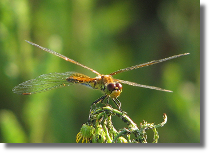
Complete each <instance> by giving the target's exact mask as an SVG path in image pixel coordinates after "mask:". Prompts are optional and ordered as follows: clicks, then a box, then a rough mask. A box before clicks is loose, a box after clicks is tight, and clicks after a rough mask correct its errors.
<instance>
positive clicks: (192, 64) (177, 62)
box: [0, 0, 200, 143]
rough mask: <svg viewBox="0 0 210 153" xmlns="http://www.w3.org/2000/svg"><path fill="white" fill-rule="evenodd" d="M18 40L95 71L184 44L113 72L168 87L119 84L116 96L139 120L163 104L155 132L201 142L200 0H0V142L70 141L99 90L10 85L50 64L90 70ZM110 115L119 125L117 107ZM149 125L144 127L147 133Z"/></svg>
mask: <svg viewBox="0 0 210 153" xmlns="http://www.w3.org/2000/svg"><path fill="white" fill-rule="evenodd" d="M25 40H29V41H32V42H35V43H37V44H39V45H41V46H43V47H47V48H50V49H52V50H55V51H56V52H59V53H61V54H63V55H65V56H67V57H70V58H72V59H74V60H76V61H79V62H80V63H82V64H84V65H87V66H88V67H90V68H93V69H95V70H96V71H98V72H99V73H101V74H109V73H111V72H113V71H116V70H118V69H121V68H125V67H128V66H132V65H136V64H140V63H144V62H149V61H151V60H155V59H161V58H165V57H169V56H172V55H176V54H180V53H187V52H189V53H190V55H187V56H184V57H180V58H177V59H174V60H170V61H167V62H164V63H160V64H157V65H153V66H150V67H145V68H142V69H138V70H133V71H129V72H124V73H121V74H118V75H116V76H114V77H116V78H118V79H123V80H128V81H133V82H137V83H140V84H145V85H151V86H157V87H161V88H164V89H168V90H172V91H173V93H166V92H160V91H154V90H150V89H145V88H138V87H132V86H128V85H124V86H123V92H122V93H121V96H120V97H119V100H120V101H121V103H122V109H123V110H124V111H126V112H128V114H129V116H130V118H132V120H133V121H135V122H136V123H140V122H141V121H142V120H146V121H148V122H154V121H155V123H156V122H157V123H159V122H161V120H160V114H162V113H166V114H167V116H168V118H169V120H168V122H167V126H164V128H159V129H158V132H159V134H160V138H159V140H158V142H160V143H161V142H164V143H166V142H167V143H198V142H200V64H199V63H200V52H199V51H200V3H199V1H197V0H184V1H183V0H170V1H169V0H159V1H156V0H151V1H139V0H131V1H128V0H123V1H115V0H113V1H105V0H94V1H92V0H83V1H64V0H61V1H55V0H50V1H49V0H36V1H29V0H18V1H17V0H2V1H0V78H1V79H0V90H1V91H0V97H1V100H0V119H1V120H0V142H28V143H32V142H38V143H51V142H54V143H69V142H72V143H75V136H76V135H77V133H78V130H79V129H80V127H81V125H82V124H83V123H85V122H86V121H87V116H86V114H88V113H89V108H90V105H91V104H92V102H93V101H95V100H96V99H97V98H98V97H100V96H101V93H100V92H99V91H95V90H92V89H89V88H86V87H83V86H70V87H64V88H60V89H56V90H54V91H48V92H44V93H39V94H35V95H29V96H23V95H22V96H21V95H16V94H14V93H13V92H12V88H13V87H14V86H16V85H18V84H19V83H21V82H23V81H27V80H29V79H33V78H35V77H37V76H39V75H41V74H47V73H52V72H58V73H62V72H67V71H74V72H79V73H83V74H85V75H88V76H90V77H95V75H94V74H93V73H92V72H90V71H88V70H85V69H83V68H81V67H79V66H76V65H74V64H72V63H68V62H66V61H64V60H62V59H60V58H58V57H55V56H53V55H51V54H48V53H46V52H44V51H42V50H39V49H38V48H36V47H34V46H31V45H29V44H28V43H26V42H25ZM113 123H114V124H115V128H116V130H117V131H119V129H120V128H121V127H124V122H121V121H119V120H118V119H117V117H116V116H114V117H113ZM102 128H103V126H102ZM103 129H104V130H103V131H104V132H103V133H106V129H105V128H103ZM153 130H154V132H155V133H156V130H155V129H153ZM163 131H164V132H163ZM99 132H100V131H99ZM153 135H154V133H151V134H150V133H148V142H152V141H153V140H149V138H151V137H153ZM119 138H120V137H119ZM119 141H120V140H119ZM121 141H124V140H123V138H122V140H121Z"/></svg>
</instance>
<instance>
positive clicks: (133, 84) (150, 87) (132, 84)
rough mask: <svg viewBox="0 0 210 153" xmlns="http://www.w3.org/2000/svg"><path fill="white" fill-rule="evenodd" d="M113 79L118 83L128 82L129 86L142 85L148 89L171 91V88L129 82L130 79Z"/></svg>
mask: <svg viewBox="0 0 210 153" xmlns="http://www.w3.org/2000/svg"><path fill="white" fill-rule="evenodd" d="M115 81H116V82H119V83H124V84H128V85H131V86H137V87H142V88H149V89H154V90H160V91H165V92H173V91H171V90H166V89H162V88H159V87H154V86H148V85H143V84H138V83H135V82H130V81H124V80H119V79H115Z"/></svg>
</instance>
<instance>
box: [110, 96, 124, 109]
mask: <svg viewBox="0 0 210 153" xmlns="http://www.w3.org/2000/svg"><path fill="white" fill-rule="evenodd" d="M112 100H113V101H114V103H115V105H117V107H118V108H119V110H120V111H122V109H121V102H120V101H119V100H118V99H117V98H112Z"/></svg>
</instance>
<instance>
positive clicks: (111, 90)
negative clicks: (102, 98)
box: [106, 83, 122, 98]
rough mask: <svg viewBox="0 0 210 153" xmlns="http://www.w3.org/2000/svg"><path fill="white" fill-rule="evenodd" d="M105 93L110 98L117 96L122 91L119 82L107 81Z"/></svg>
mask: <svg viewBox="0 0 210 153" xmlns="http://www.w3.org/2000/svg"><path fill="white" fill-rule="evenodd" d="M106 89H107V93H108V94H109V95H110V97H111V98H117V97H118V96H119V95H120V93H121V92H122V84H120V83H109V84H108V85H107V88H106Z"/></svg>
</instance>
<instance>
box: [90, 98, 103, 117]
mask: <svg viewBox="0 0 210 153" xmlns="http://www.w3.org/2000/svg"><path fill="white" fill-rule="evenodd" d="M106 97H107V95H104V96H101V97H100V98H99V99H97V100H96V101H94V102H93V103H92V104H91V106H90V112H89V119H88V120H90V116H91V111H92V107H93V105H96V104H98V103H101V102H103V100H104V99H105V98H106Z"/></svg>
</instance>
